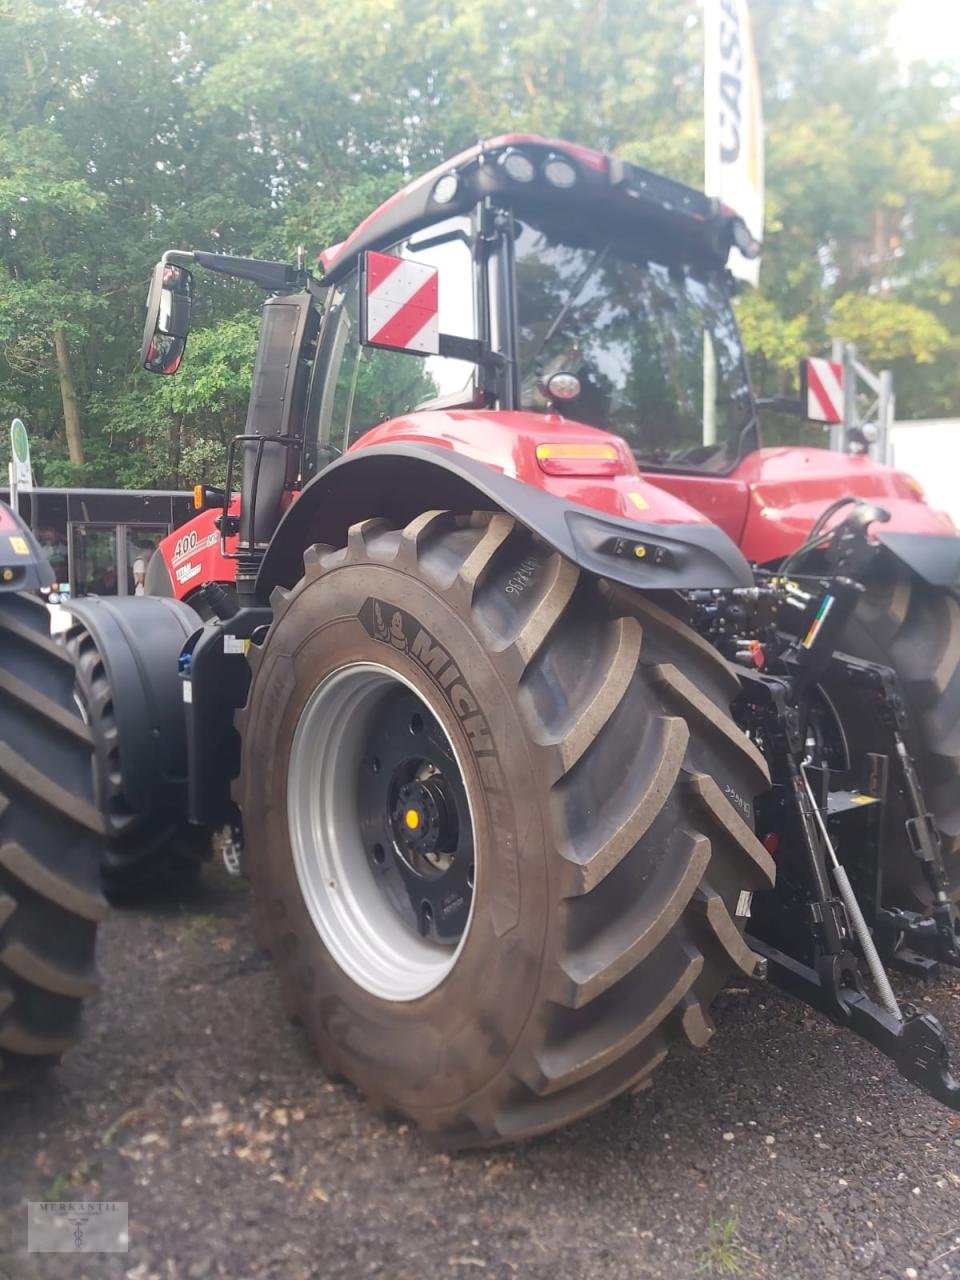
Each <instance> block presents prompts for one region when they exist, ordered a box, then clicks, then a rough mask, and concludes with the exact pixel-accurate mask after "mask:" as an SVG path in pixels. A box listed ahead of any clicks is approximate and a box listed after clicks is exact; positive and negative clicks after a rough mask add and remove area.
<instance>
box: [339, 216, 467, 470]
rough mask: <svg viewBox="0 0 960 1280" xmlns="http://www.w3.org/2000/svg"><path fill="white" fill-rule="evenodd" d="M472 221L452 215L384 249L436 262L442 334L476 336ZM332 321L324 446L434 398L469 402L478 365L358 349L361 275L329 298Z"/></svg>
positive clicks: (347, 441) (343, 442)
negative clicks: (471, 239) (359, 282)
mask: <svg viewBox="0 0 960 1280" xmlns="http://www.w3.org/2000/svg"><path fill="white" fill-rule="evenodd" d="M470 237H471V223H470V219H469V218H450V219H448V220H447V221H445V222H443V223H440V224H439V225H435V226H432V227H428V228H427V229H426V230H424V231H420V232H418V233H417V234H416V235H414V236H411V237H410V238H409V239H407V240H404V241H402V242H401V243H400V244H396V245H392V246H391V247H390V248H388V249H386V250H384V252H386V253H392V254H395V255H397V256H398V257H403V258H412V259H414V260H415V261H417V262H423V263H426V264H428V265H430V266H432V267H436V268H437V270H438V272H439V280H438V283H439V295H440V316H439V319H440V332H441V333H447V334H453V335H455V336H456V337H460V338H476V337H477V336H478V325H477V287H476V272H475V267H474V259H473V252H472V249H471V247H470ZM330 307H331V317H330V318H331V321H332V322H333V324H334V329H333V333H332V336H331V337H330V338H329V339H328V341H330V343H331V347H330V356H329V364H328V366H327V376H326V379H325V387H324V394H323V400H322V403H321V407H320V440H321V443H322V444H325V445H333V446H334V447H336V448H338V449H347V448H348V447H349V446H350V445H351V444H353V443H354V441H355V440H357V439H359V437H360V436H361V435H363V433H364V432H365V431H369V430H370V428H371V427H375V426H378V425H379V424H380V423H381V422H387V421H389V419H391V418H396V417H399V416H400V415H401V414H404V413H410V412H412V411H413V410H415V409H424V408H430V407H432V406H433V405H435V404H436V402H438V401H439V402H443V403H445V404H447V405H448V406H450V405H453V404H462V405H466V404H470V403H472V401H473V396H474V386H475V380H476V365H474V364H471V363H470V362H468V361H465V360H454V359H451V358H450V357H448V356H426V357H421V356H416V355H410V354H409V353H406V352H402V351H383V350H380V349H378V348H375V347H362V346H361V345H360V341H359V288H358V272H357V271H352V272H351V273H350V275H349V276H347V277H346V279H345V280H344V281H343V283H342V284H341V285H340V286H339V288H338V289H337V291H336V293H335V295H334V297H333V298H332V299H331V301H330Z"/></svg>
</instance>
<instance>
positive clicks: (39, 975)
mask: <svg viewBox="0 0 960 1280" xmlns="http://www.w3.org/2000/svg"><path fill="white" fill-rule="evenodd" d="M93 753H94V745H93V735H92V733H91V731H90V727H89V725H88V724H86V723H85V720H84V718H83V716H82V715H81V712H80V709H79V707H78V705H77V702H76V699H75V693H74V667H73V662H72V661H71V659H70V656H69V655H68V654H67V653H66V651H65V650H64V649H63V647H62V646H61V645H58V644H56V643H55V642H54V641H53V640H52V639H51V637H50V615H49V612H48V610H47V608H46V606H45V605H43V604H41V603H40V602H39V601H38V600H34V599H32V598H30V597H27V596H15V595H3V596H0V1086H4V1087H10V1086H12V1085H14V1084H17V1083H19V1082H20V1081H22V1080H23V1079H24V1077H27V1076H30V1075H32V1074H33V1073H34V1072H35V1071H36V1070H37V1069H38V1068H43V1067H47V1066H50V1065H52V1064H53V1063H55V1062H56V1061H57V1060H58V1059H59V1057H60V1055H61V1054H62V1053H63V1052H64V1051H65V1050H66V1049H68V1048H69V1047H70V1046H71V1045H72V1044H73V1043H74V1041H75V1040H76V1039H77V1037H78V1035H79V1028H80V1016H81V1006H82V1004H83V1001H84V1000H85V999H86V998H87V997H88V996H91V995H93V994H94V992H95V991H96V989H97V981H96V974H95V970H94V945H95V940H96V931H97V924H98V922H99V921H100V920H101V919H102V918H103V916H104V914H105V912H106V909H107V904H106V902H105V901H104V898H103V896H102V894H101V892H100V884H99V870H100V858H101V853H102V838H103V829H104V823H103V818H102V816H101V813H100V810H99V808H98V805H97V798H96V789H95V785H94V772H95V771H94V768H93Z"/></svg>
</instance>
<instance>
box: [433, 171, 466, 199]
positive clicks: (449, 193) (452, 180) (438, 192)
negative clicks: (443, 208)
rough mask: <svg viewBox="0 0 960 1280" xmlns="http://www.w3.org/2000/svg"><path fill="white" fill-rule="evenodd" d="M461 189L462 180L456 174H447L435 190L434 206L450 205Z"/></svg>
mask: <svg viewBox="0 0 960 1280" xmlns="http://www.w3.org/2000/svg"><path fill="white" fill-rule="evenodd" d="M459 189H460V179H459V178H458V177H457V175H456V174H455V173H445V174H444V175H443V177H442V178H438V179H437V181H436V184H435V185H434V188H433V201H434V204H449V203H450V201H451V200H452V199H453V197H454V196H455V195H456V194H457V192H458V191H459Z"/></svg>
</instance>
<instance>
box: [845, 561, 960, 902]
mask: <svg viewBox="0 0 960 1280" xmlns="http://www.w3.org/2000/svg"><path fill="white" fill-rule="evenodd" d="M840 647H841V648H842V649H843V650H845V651H846V652H847V653H850V654H852V655H853V656H854V657H857V658H862V659H865V660H866V661H869V662H878V663H882V664H883V665H884V666H889V667H892V668H893V670H894V671H895V672H896V674H897V677H898V680H899V684H900V692H901V694H902V696H903V700H904V703H905V704H906V708H907V712H908V716H909V728H908V731H907V733H906V734H905V741H906V744H907V747H908V748H909V750H910V751H911V753H912V754H913V758H914V762H915V764H916V766H917V771H918V773H919V776H920V783H921V785H922V787H923V794H924V800H925V802H926V804H927V806H928V808H929V809H930V812H931V813H932V814H933V816H934V819H935V820H936V823H937V828H938V830H939V832H940V842H941V848H942V850H943V856H944V863H945V865H946V870H947V877H948V880H949V883H950V892H951V896H952V897H953V899H954V901H958V902H960V602H958V600H957V598H956V597H955V596H954V595H952V594H950V592H948V591H944V590H942V589H940V588H936V587H931V586H930V585H928V584H927V583H925V582H923V581H921V580H920V579H919V578H917V577H915V576H913V575H912V574H910V573H909V572H908V571H907V570H906V569H902V568H901V567H899V566H898V565H896V564H893V563H888V564H887V565H886V566H885V569H884V571H883V573H882V575H880V576H877V577H876V578H874V579H872V580H871V581H870V582H868V583H867V590H866V593H865V595H864V597H863V599H862V601H861V603H860V604H859V606H858V608H857V611H856V613H855V615H854V617H853V620H852V622H851V623H850V625H849V627H848V628H847V631H846V633H845V634H844V637H843V640H842V642H841V645H840ZM892 767H894V768H895V766H892ZM884 843H885V849H886V861H885V864H884V883H885V887H886V888H885V893H884V897H885V899H886V900H889V901H890V902H891V903H892V904H893V905H897V906H901V907H909V908H913V909H914V910H921V911H925V910H928V909H929V908H930V907H931V906H932V905H933V897H932V894H931V892H930V888H929V886H928V884H927V880H926V878H925V876H924V874H923V868H922V867H921V865H920V862H919V861H918V860H917V858H916V857H914V856H913V854H911V852H910V850H909V848H908V845H907V839H906V835H905V833H904V831H903V828H902V826H899V825H898V827H897V829H896V830H891V831H890V832H888V834H887V837H886V839H885V842H884Z"/></svg>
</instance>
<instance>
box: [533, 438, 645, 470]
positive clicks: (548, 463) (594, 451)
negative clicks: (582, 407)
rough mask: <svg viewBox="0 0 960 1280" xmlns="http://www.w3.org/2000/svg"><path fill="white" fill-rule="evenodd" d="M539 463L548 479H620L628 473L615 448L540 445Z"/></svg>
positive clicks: (592, 445)
mask: <svg viewBox="0 0 960 1280" xmlns="http://www.w3.org/2000/svg"><path fill="white" fill-rule="evenodd" d="M537 463H538V465H539V467H540V470H541V471H545V472H546V474H547V475H548V476H616V475H619V474H620V473H621V472H622V471H623V469H624V468H623V463H622V462H621V461H620V455H619V453H618V452H617V450H616V449H615V448H614V446H613V445H612V444H538V445H537Z"/></svg>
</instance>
